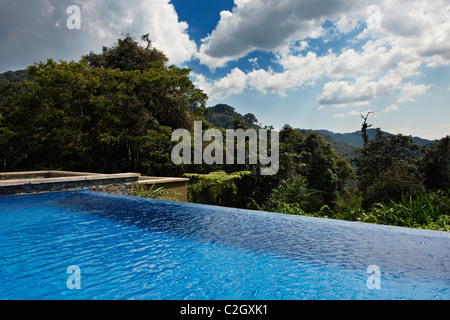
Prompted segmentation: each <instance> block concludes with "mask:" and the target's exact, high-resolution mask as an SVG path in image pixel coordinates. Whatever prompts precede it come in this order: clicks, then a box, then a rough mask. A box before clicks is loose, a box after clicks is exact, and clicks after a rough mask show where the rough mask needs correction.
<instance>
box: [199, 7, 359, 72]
mask: <svg viewBox="0 0 450 320" xmlns="http://www.w3.org/2000/svg"><path fill="white" fill-rule="evenodd" d="M355 7H360V5H359V4H358V2H355V1H353V0H302V1H298V0H285V1H278V0H253V1H235V7H234V8H233V11H232V12H230V11H222V12H221V15H220V21H219V23H218V25H217V27H216V28H215V30H213V32H212V33H211V34H210V35H209V36H208V37H207V38H205V39H204V41H203V42H204V43H203V44H202V45H201V47H200V50H199V53H198V57H199V59H200V62H201V63H204V64H206V65H208V66H209V67H211V68H216V67H222V66H224V65H225V64H226V63H227V62H228V61H230V60H235V59H237V58H240V57H243V56H245V55H246V54H248V53H249V52H251V51H253V50H256V49H260V50H266V51H276V52H280V51H284V52H285V51H286V48H288V47H289V46H290V44H291V42H292V41H297V40H301V39H306V38H307V37H310V38H317V37H319V36H321V35H323V33H324V30H323V28H322V26H321V23H322V22H323V21H324V19H325V18H333V19H334V20H337V18H338V17H339V15H341V14H343V13H345V12H347V11H351V9H354V8H355ZM341 24H342V25H344V23H343V22H341Z"/></svg>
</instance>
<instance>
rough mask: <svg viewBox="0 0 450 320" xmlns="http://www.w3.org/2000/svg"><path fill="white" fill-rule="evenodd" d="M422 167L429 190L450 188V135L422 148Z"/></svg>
mask: <svg viewBox="0 0 450 320" xmlns="http://www.w3.org/2000/svg"><path fill="white" fill-rule="evenodd" d="M422 152H423V154H424V155H423V157H422V158H421V160H420V168H421V171H422V172H423V174H424V182H425V186H426V188H427V190H429V191H436V190H444V191H445V190H448V189H449V188H450V136H446V137H444V138H442V139H440V140H437V141H436V142H434V143H433V144H432V145H431V146H425V147H424V148H423V150H422Z"/></svg>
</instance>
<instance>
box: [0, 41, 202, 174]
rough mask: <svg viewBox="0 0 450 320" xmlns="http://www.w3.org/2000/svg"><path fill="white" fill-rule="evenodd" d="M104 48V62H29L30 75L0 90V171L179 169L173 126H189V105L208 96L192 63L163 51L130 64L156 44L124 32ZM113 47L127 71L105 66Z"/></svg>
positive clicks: (167, 171) (173, 171)
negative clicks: (180, 62)
mask: <svg viewBox="0 0 450 320" xmlns="http://www.w3.org/2000/svg"><path fill="white" fill-rule="evenodd" d="M125 44H126V45H125ZM126 48H129V49H130V50H131V51H130V52H129V54H128V55H126V54H125V53H126V50H125V49H126ZM136 48H137V49H136ZM119 49H120V50H119ZM135 49H136V50H135ZM105 51H106V53H105V54H104V55H101V56H98V57H97V58H99V59H100V60H101V59H103V58H104V59H105V61H107V63H108V64H103V65H102V67H93V63H92V62H91V63H89V62H88V61H87V60H85V59H82V60H81V61H79V62H70V63H68V62H64V61H61V62H60V63H56V62H54V61H53V60H51V59H49V60H48V61H47V62H46V63H44V62H41V63H38V64H35V65H33V66H30V67H28V68H27V72H28V74H29V76H30V80H29V81H24V82H22V83H21V84H20V85H19V88H18V89H15V90H12V91H11V90H9V91H8V90H7V91H2V92H7V94H3V93H0V94H1V98H0V114H1V116H0V118H1V123H2V124H1V128H0V130H1V132H2V136H1V139H0V147H1V149H0V159H1V163H2V166H3V168H2V169H3V170H10V171H13V170H29V169H66V170H82V171H88V170H89V171H94V172H123V171H135V172H141V173H142V174H154V173H158V174H164V175H173V174H181V172H180V168H179V167H175V165H174V164H173V163H172V162H171V160H170V149H171V147H172V145H173V143H172V142H171V141H170V140H171V139H170V135H171V131H172V130H173V129H177V128H186V129H191V128H192V126H193V119H192V115H191V110H193V109H195V108H198V107H201V106H203V107H204V105H205V101H206V98H207V97H206V95H205V94H204V93H203V92H202V91H201V90H199V89H197V88H195V86H194V85H193V83H192V82H191V80H190V79H189V77H188V75H189V72H190V70H189V69H180V68H177V67H175V66H169V67H165V66H164V64H163V63H162V61H161V60H164V59H162V58H161V56H160V55H159V56H160V57H159V58H158V59H159V61H154V62H151V63H149V64H146V67H145V68H142V69H138V70H131V69H133V68H135V67H136V64H134V62H136V61H140V60H139V59H140V58H139V57H140V56H139V55H146V54H148V53H149V52H150V53H151V52H153V51H152V50H150V49H149V46H147V48H142V47H139V46H138V45H137V43H136V42H133V41H131V40H130V38H129V37H127V38H126V39H124V40H119V44H118V45H117V47H114V48H110V49H107V50H105ZM116 51H117V52H120V53H121V54H123V57H127V59H129V61H131V62H130V66H128V67H127V68H124V69H125V70H127V71H122V70H121V69H117V68H116V69H113V68H109V67H108V66H110V65H109V63H110V60H108V59H107V58H108V57H109V56H115V55H113V54H112V53H114V52H116ZM136 55H137V56H136ZM149 56H151V55H149ZM121 57H122V56H121ZM149 59H150V58H149ZM158 59H157V60H158ZM114 61H116V60H114ZM117 61H119V62H120V63H124V60H123V59H118V60H117ZM117 61H116V62H117ZM127 61H128V60H127ZM145 61H146V60H145ZM119 62H118V63H119ZM136 68H137V67H136ZM4 101H7V103H4ZM5 106H7V107H5ZM175 168H176V169H175Z"/></svg>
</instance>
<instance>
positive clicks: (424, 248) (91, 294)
mask: <svg viewBox="0 0 450 320" xmlns="http://www.w3.org/2000/svg"><path fill="white" fill-rule="evenodd" d="M71 265H76V266H78V267H79V269H80V271H81V273H80V278H79V279H80V289H72V290H70V289H69V288H68V287H67V280H68V278H69V277H70V276H72V274H70V273H67V272H66V271H67V268H68V267H69V266H71ZM371 265H376V266H378V267H379V269H380V271H381V274H380V276H379V278H378V279H379V280H380V282H379V289H369V288H368V286H367V282H368V279H369V277H371V276H372V278H373V275H371V274H368V273H367V268H368V267H369V266H371ZM0 275H1V277H2V280H3V281H2V285H1V286H0V299H449V298H450V292H449V288H450V238H449V235H448V233H444V232H423V231H418V230H411V229H405V228H394V227H383V226H374V225H366V224H362V223H351V222H344V221H335V220H326V219H317V218H308V217H301V216H289V215H283V214H276V213H267V212H256V211H248V210H241V209H230V208H218V207H213V206H201V205H193V204H183V203H175V202H167V201H159V200H151V199H141V198H132V197H125V196H112V195H106V194H97V193H91V192H78V193H66V194H53V195H47V196H38V197H23V198H22V197H17V198H3V199H2V198H0ZM369 280H370V279H369ZM371 281H372V280H370V281H369V282H370V283H372V282H371Z"/></svg>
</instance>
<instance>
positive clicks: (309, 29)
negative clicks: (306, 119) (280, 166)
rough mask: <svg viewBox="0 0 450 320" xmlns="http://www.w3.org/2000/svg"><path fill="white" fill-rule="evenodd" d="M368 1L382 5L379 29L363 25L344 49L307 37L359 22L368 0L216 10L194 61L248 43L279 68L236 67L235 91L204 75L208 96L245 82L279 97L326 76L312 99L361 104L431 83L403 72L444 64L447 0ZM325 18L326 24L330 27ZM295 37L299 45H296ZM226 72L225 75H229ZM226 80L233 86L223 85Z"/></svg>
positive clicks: (412, 95)
mask: <svg viewBox="0 0 450 320" xmlns="http://www.w3.org/2000/svg"><path fill="white" fill-rule="evenodd" d="M371 4H375V5H378V6H379V8H380V13H381V16H380V29H377V30H371V29H369V28H367V26H366V28H361V29H363V30H362V31H360V33H359V34H357V35H356V36H355V38H353V39H352V40H351V41H350V40H349V41H348V42H347V46H345V47H344V48H343V49H341V50H339V51H331V50H330V51H328V52H325V53H321V54H316V52H315V50H316V48H314V47H312V46H310V45H308V42H309V40H311V39H319V40H320V39H322V41H325V40H326V39H327V37H328V35H327V33H329V32H330V30H332V31H333V32H334V33H337V34H338V35H345V34H348V33H349V32H351V31H354V30H355V28H357V27H358V26H364V24H366V22H367V19H368V16H367V3H363V2H362V1H356V0H349V1H326V2H324V1H319V2H318V1H309V0H301V1H299V0H284V1H282V2H280V1H275V0H252V1H244V0H239V1H237V0H236V1H235V7H234V8H233V10H232V11H231V12H230V11H225V12H222V14H221V19H220V21H219V24H218V25H217V27H216V28H215V30H214V31H213V32H212V33H211V34H210V35H209V36H208V37H207V38H206V39H204V42H203V44H202V45H201V46H200V48H199V52H198V54H197V57H198V58H199V60H200V62H201V63H203V64H206V65H208V66H209V67H210V68H212V69H214V68H217V67H222V66H225V65H226V64H227V63H228V62H230V61H232V60H237V59H238V58H240V57H243V56H245V55H246V54H248V53H249V52H251V51H253V50H265V51H268V52H272V53H274V54H275V56H276V57H277V60H276V62H277V63H278V64H279V65H280V67H281V68H282V71H279V72H274V71H272V70H271V69H268V70H264V69H257V70H252V71H249V72H247V73H240V74H239V78H240V79H242V81H241V82H240V84H241V87H240V89H239V90H236V84H234V83H232V82H231V81H220V80H221V79H218V80H215V81H207V80H206V79H205V81H207V82H208V86H209V87H208V88H207V89H208V90H209V92H213V97H222V98H224V97H226V96H227V95H228V94H229V93H232V92H242V91H241V90H245V89H253V90H258V91H261V92H263V93H267V92H270V93H277V94H279V95H281V96H284V95H285V94H286V92H287V91H288V90H296V89H298V88H300V87H303V86H308V85H314V84H315V83H316V81H317V80H319V79H320V80H323V81H324V84H323V88H322V92H321V94H319V95H318V98H317V99H318V103H319V104H320V105H335V106H341V107H344V106H350V105H367V104H369V103H370V102H371V101H372V100H374V99H377V98H380V97H384V96H387V95H395V96H396V98H397V103H405V102H409V101H414V100H415V99H416V98H417V97H418V96H420V95H423V94H425V93H426V92H427V91H428V90H429V88H430V85H429V84H427V83H415V84H412V83H410V82H409V81H408V80H406V79H407V78H408V77H410V76H414V75H420V67H422V66H425V67H435V66H439V65H448V64H450V5H449V3H448V1H446V0H435V1H421V0H401V1H393V0H379V1H372V2H371ZM325 21H328V23H331V27H328V29H327V28H325V27H324V25H323V22H325ZM294 43H295V44H297V48H298V49H299V50H294V46H293V44H294ZM299 44H301V46H300V45H299ZM233 77H235V75H233ZM225 78H227V79H228V80H230V79H231V74H229V75H227V76H225V77H224V79H225ZM226 83H228V84H229V85H230V86H233V89H232V90H228V87H227V86H226V85H225V84H226ZM216 84H217V85H219V84H220V85H219V86H218V87H216ZM214 88H215V89H214ZM219 88H220V89H219Z"/></svg>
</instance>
